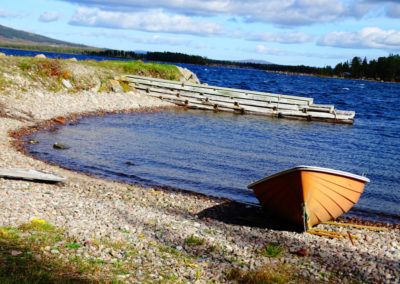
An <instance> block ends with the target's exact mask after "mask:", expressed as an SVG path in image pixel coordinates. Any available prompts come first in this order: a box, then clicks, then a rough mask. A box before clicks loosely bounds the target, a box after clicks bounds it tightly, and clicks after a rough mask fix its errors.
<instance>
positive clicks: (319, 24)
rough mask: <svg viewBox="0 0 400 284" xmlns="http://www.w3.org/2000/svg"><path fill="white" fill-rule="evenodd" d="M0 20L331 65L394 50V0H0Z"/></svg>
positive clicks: (116, 41)
mask: <svg viewBox="0 0 400 284" xmlns="http://www.w3.org/2000/svg"><path fill="white" fill-rule="evenodd" d="M0 3H1V5H0V24H2V25H4V26H8V27H11V28H15V29H20V30H24V31H29V32H32V33H37V34H40V35H44V36H48V37H51V38H55V39H59V40H64V41H69V42H73V43H80V44H85V45H89V46H95V47H101V48H111V49H119V50H130V51H171V52H181V53H185V54H192V55H200V56H204V57H207V58H210V59H219V60H248V59H255V60H265V61H268V62H273V63H276V64H284V65H308V66H319V67H323V66H327V65H330V66H332V67H334V66H335V65H336V64H338V63H340V62H344V61H347V60H348V61H351V59H352V58H353V57H354V56H359V57H361V58H364V57H366V58H367V59H368V60H372V59H376V58H378V57H380V56H388V55H389V54H400V0H388V1H385V0H382V1H379V0H269V1H267V0H264V1H262V0H247V1H245V0H203V1H201V0H152V1H139V0H115V1H107V0H13V1H10V0H0Z"/></svg>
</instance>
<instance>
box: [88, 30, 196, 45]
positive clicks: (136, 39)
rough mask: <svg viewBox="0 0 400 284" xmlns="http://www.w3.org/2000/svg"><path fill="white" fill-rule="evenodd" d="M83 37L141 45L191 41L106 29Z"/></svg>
mask: <svg viewBox="0 0 400 284" xmlns="http://www.w3.org/2000/svg"><path fill="white" fill-rule="evenodd" d="M83 35H84V36H85V37H105V38H107V39H110V38H115V39H118V40H119V41H122V40H126V41H130V42H132V43H133V44H135V43H143V44H167V45H190V44H191V41H190V40H187V39H185V38H179V37H167V36H162V35H157V34H155V35H152V36H138V35H131V34H128V33H125V32H115V31H110V30H106V29H102V30H101V31H99V32H85V33H83Z"/></svg>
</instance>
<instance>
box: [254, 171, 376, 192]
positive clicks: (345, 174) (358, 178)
mask: <svg viewBox="0 0 400 284" xmlns="http://www.w3.org/2000/svg"><path fill="white" fill-rule="evenodd" d="M297 171H300V172H301V171H307V172H320V173H327V174H334V175H339V176H344V177H348V178H352V179H355V180H359V181H362V182H364V183H367V182H370V180H369V178H367V177H364V176H360V175H356V174H352V173H349V172H344V171H340V170H334V169H329V168H322V167H315V166H304V165H300V166H297V167H294V168H291V169H288V170H285V171H282V172H278V173H275V174H273V175H270V176H267V177H265V178H262V179H260V180H258V181H255V182H253V183H251V184H249V185H248V186H247V188H250V189H251V188H253V187H254V186H256V185H258V184H260V183H262V182H265V181H267V180H270V179H273V178H276V177H279V176H282V175H285V174H289V173H292V172H297Z"/></svg>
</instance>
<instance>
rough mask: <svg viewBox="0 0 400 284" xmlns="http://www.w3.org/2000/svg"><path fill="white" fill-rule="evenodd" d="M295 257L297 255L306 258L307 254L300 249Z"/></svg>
mask: <svg viewBox="0 0 400 284" xmlns="http://www.w3.org/2000/svg"><path fill="white" fill-rule="evenodd" d="M297 255H299V256H307V255H308V252H307V251H306V250H304V249H301V250H298V251H297Z"/></svg>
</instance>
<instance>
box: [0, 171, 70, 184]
mask: <svg viewBox="0 0 400 284" xmlns="http://www.w3.org/2000/svg"><path fill="white" fill-rule="evenodd" d="M0 178H6V179H22V180H30V181H42V182H61V181H66V180H67V179H66V178H64V177H61V176H58V175H55V174H49V173H45V172H41V171H37V170H32V169H16V168H0Z"/></svg>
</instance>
